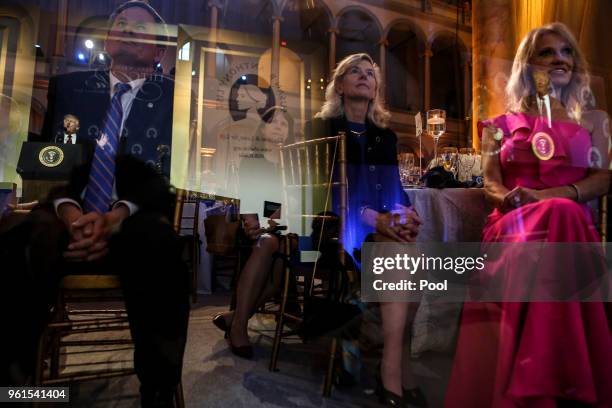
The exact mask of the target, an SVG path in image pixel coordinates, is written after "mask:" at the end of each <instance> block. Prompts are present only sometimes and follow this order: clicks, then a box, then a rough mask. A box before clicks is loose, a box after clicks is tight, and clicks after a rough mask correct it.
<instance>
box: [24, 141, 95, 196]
mask: <svg viewBox="0 0 612 408" xmlns="http://www.w3.org/2000/svg"><path fill="white" fill-rule="evenodd" d="M83 161H84V152H83V146H82V145H80V144H58V143H40V142H24V143H23V145H22V146H21V153H20V154H19V162H18V163H17V173H19V175H20V176H21V179H22V180H23V189H22V201H24V202H30V201H35V200H38V201H42V200H44V199H45V198H46V197H47V194H48V193H49V191H51V189H53V188H54V187H59V186H62V185H66V184H67V183H68V180H69V179H70V173H71V172H72V170H73V169H74V168H75V167H76V166H78V165H80V164H82V163H83Z"/></svg>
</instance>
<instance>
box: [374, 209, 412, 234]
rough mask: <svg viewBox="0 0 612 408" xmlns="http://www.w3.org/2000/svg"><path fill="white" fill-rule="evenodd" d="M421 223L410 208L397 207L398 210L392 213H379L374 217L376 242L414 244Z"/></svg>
mask: <svg viewBox="0 0 612 408" xmlns="http://www.w3.org/2000/svg"><path fill="white" fill-rule="evenodd" d="M422 223H423V221H422V220H421V218H420V217H419V216H418V214H417V213H416V211H415V210H414V209H413V208H412V207H404V206H399V210H396V211H394V212H392V213H391V212H388V213H379V214H378V216H377V217H376V233H377V240H380V241H393V242H415V241H416V237H417V235H418V233H419V226H420V225H421V224H422Z"/></svg>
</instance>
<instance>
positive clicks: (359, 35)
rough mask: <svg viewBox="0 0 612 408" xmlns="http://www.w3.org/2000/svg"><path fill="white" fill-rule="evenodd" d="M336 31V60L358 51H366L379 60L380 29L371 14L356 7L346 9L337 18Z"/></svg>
mask: <svg viewBox="0 0 612 408" xmlns="http://www.w3.org/2000/svg"><path fill="white" fill-rule="evenodd" d="M338 31H339V33H338V37H337V40H336V62H339V61H341V60H342V59H343V58H344V57H346V56H347V55H351V54H355V53H358V52H365V53H368V54H369V55H370V56H371V57H372V59H374V61H376V62H379V61H378V60H379V52H378V42H379V40H380V29H379V26H378V24H377V22H376V21H375V20H374V18H373V17H372V16H371V15H369V14H368V13H366V12H365V11H362V10H358V9H350V10H347V11H346V12H344V13H343V14H342V15H341V16H340V18H339V19H338Z"/></svg>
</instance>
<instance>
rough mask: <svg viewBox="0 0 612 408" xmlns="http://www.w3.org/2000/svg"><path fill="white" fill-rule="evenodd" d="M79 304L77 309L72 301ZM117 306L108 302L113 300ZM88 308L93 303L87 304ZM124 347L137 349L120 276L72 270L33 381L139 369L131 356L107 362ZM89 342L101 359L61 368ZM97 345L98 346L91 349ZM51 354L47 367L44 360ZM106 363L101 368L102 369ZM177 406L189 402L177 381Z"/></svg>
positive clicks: (179, 206) (179, 201)
mask: <svg viewBox="0 0 612 408" xmlns="http://www.w3.org/2000/svg"><path fill="white" fill-rule="evenodd" d="M186 197H187V192H186V191H185V190H177V192H176V206H175V212H174V220H173V225H174V228H175V231H176V232H177V233H178V232H179V230H178V228H179V227H180V221H181V215H182V210H183V204H184V203H185V200H186ZM77 303H78V304H80V305H81V306H80V307H78V308H72V307H69V304H70V305H72V304H77ZM115 304H117V306H116V307H109V305H115ZM86 306H87V307H89V308H86ZM109 346H110V347H113V346H114V347H119V348H126V349H128V352H129V353H130V354H133V342H132V339H131V336H130V332H129V323H128V317H127V312H126V309H125V306H124V304H123V298H122V295H121V281H120V278H119V276H118V275H112V274H111V275H68V276H65V277H64V278H63V279H62V281H61V283H60V290H59V294H58V297H57V301H56V304H55V307H54V311H53V317H52V319H51V322H50V323H48V324H47V326H46V327H45V329H44V331H43V334H42V336H41V338H40V341H39V345H38V352H37V354H38V355H37V363H36V371H35V374H34V384H35V385H36V386H52V385H57V384H66V383H72V382H81V381H90V380H100V379H108V378H114V377H120V376H128V375H132V374H135V371H134V367H133V361H131V360H120V361H115V362H113V361H109V359H108V354H107V353H109V352H117V351H119V350H118V349H117V348H115V349H111V350H109ZM83 347H89V349H88V350H89V351H88V354H90V355H92V354H94V353H99V354H101V355H102V356H104V358H103V359H101V361H91V362H87V363H83V364H80V366H82V368H83V369H81V370H79V371H71V370H64V372H62V370H61V368H62V367H61V363H62V359H63V358H64V357H66V356H67V355H68V353H69V349H70V350H72V349H75V348H76V349H77V351H78V350H79V349H81V350H82V348H83ZM93 347H99V348H98V349H93ZM47 357H48V358H49V364H48V368H49V369H48V372H47V370H46V369H45V366H46V364H45V359H46V358H47ZM101 367H103V368H101ZM174 400H175V405H176V406H177V407H178V408H183V407H184V406H185V400H184V395H183V385H182V382H179V384H178V386H177V389H176V392H175V396H174Z"/></svg>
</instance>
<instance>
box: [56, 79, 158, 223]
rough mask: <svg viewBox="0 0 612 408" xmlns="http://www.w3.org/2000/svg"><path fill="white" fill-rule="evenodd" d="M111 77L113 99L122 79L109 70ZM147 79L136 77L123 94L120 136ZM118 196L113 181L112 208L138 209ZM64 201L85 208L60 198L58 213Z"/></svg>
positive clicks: (82, 194)
mask: <svg viewBox="0 0 612 408" xmlns="http://www.w3.org/2000/svg"><path fill="white" fill-rule="evenodd" d="M109 77H110V94H109V98H110V99H112V98H113V96H114V95H115V85H116V84H118V83H119V82H121V81H119V79H118V78H117V77H116V76H115V75H113V73H112V72H110V71H109ZM145 80H146V79H145V78H138V79H134V80H133V81H130V82H127V83H128V84H129V85H131V87H132V89H130V90H129V91H127V92H125V93H124V94H123V95H121V108H122V110H123V116H122V118H121V126H120V127H119V137H121V134H122V133H123V126H124V125H125V120H126V119H127V118H128V116H129V115H130V110H132V105H133V103H134V99H135V98H136V95H137V94H138V92H139V91H140V88H142V85H143V84H144V83H145ZM73 136H74V137H73V142H72V143H76V135H73ZM127 137H129V134H128V135H127ZM67 142H68V135H66V134H64V143H67ZM85 190H87V187H86V188H85V189H84V190H83V192H82V193H81V199H84V198H85ZM117 198H118V196H117V183H116V181H115V182H114V183H113V192H112V195H111V199H112V200H113V201H115V203H113V206H112V209H113V210H114V209H115V208H116V207H117V206H118V205H121V204H123V205H125V206H126V207H127V208H128V210H129V211H130V215H133V214H134V213H136V211H138V206H137V205H136V204H134V203H133V202H131V201H127V200H119V201H116V200H117ZM63 203H72V204H74V205H76V206H77V207H79V209H81V211H82V210H83V209H82V208H81V206H80V205H79V203H78V202H76V201H75V200H73V199H71V198H58V199H57V200H54V201H53V206H54V207H55V212H56V213H57V209H58V208H59V206H60V205H61V204H63Z"/></svg>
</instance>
